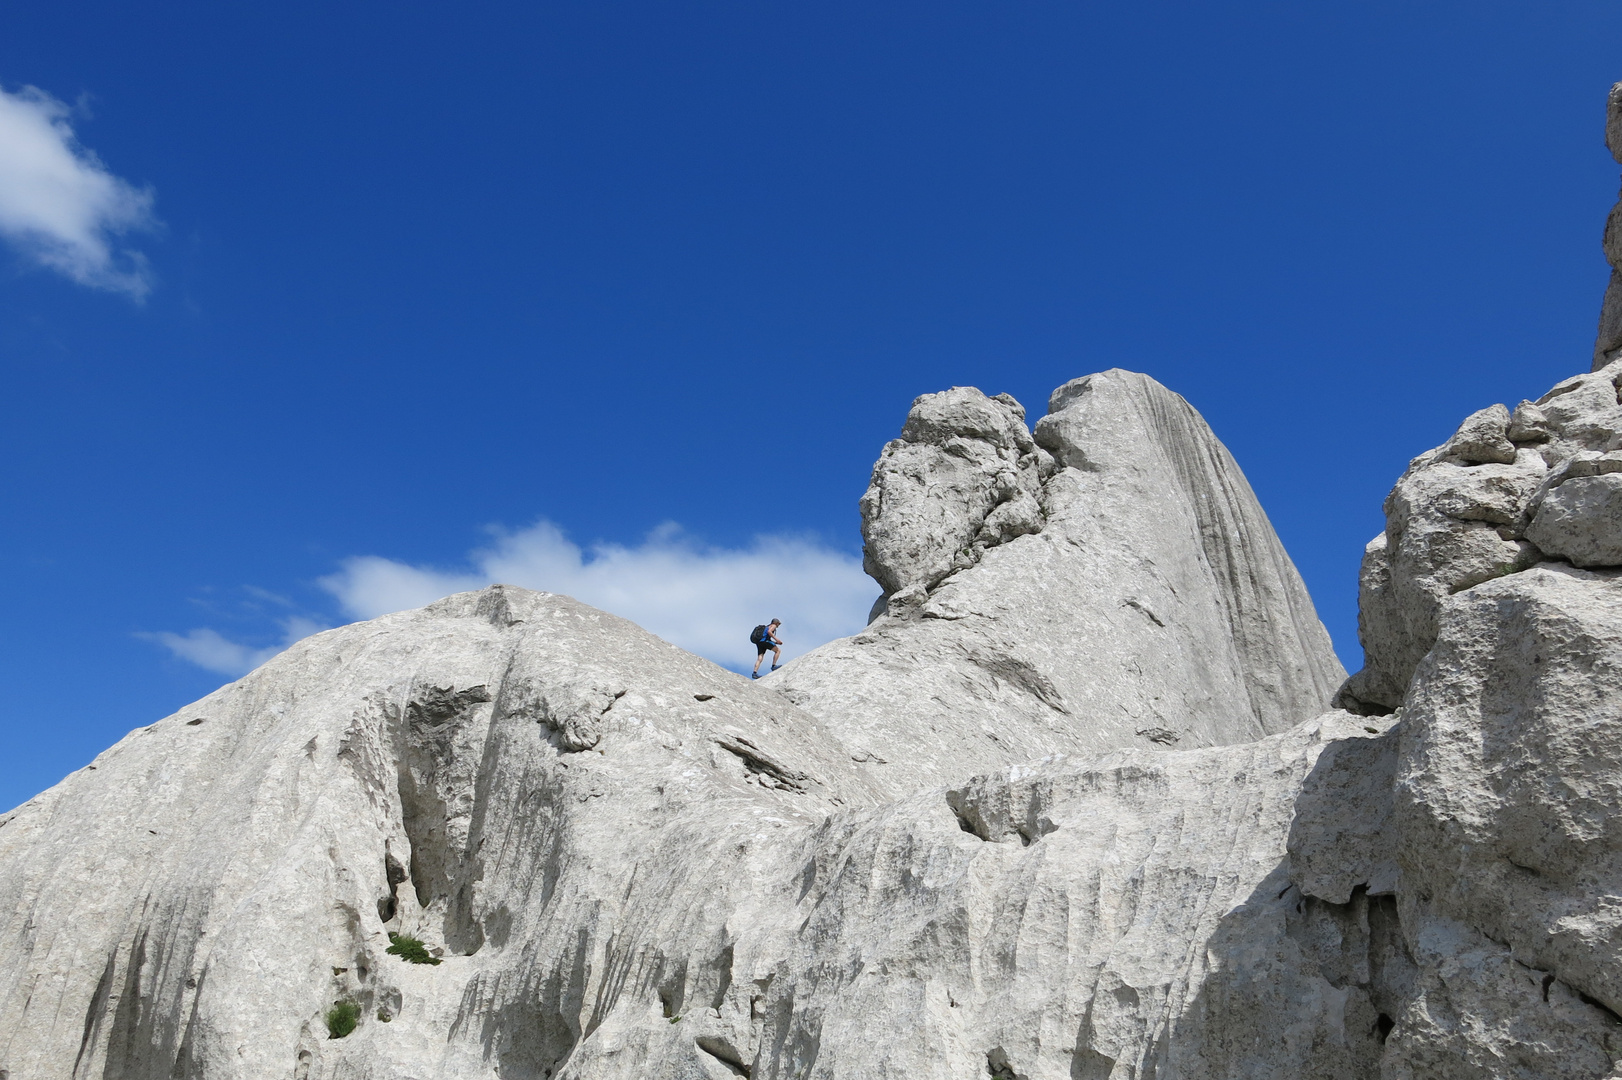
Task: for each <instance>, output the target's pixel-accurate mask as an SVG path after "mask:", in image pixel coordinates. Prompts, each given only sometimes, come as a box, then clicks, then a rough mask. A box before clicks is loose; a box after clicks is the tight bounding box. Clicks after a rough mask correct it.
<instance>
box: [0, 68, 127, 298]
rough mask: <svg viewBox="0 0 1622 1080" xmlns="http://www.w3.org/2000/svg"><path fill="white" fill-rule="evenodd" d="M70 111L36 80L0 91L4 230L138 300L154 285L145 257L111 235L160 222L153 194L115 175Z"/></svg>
mask: <svg viewBox="0 0 1622 1080" xmlns="http://www.w3.org/2000/svg"><path fill="white" fill-rule="evenodd" d="M70 112H71V110H70V109H69V108H68V106H67V105H65V104H63V103H62V102H60V101H58V100H56V99H55V98H53V97H51V96H50V95H49V94H47V93H45V92H44V91H42V90H38V89H35V88H34V87H32V86H25V87H23V88H22V89H21V90H19V91H18V92H17V93H14V94H13V93H8V92H7V91H5V90H3V89H0V235H3V236H5V238H6V239H8V240H10V241H11V242H12V244H14V245H15V246H16V247H17V248H18V249H19V250H21V251H22V252H23V253H24V254H25V255H26V256H28V257H29V258H31V259H33V260H34V261H35V262H38V263H39V264H41V265H43V266H47V267H49V268H51V269H52V270H55V271H57V272H59V273H62V274H65V275H66V276H68V277H70V278H72V279H73V280H74V281H77V282H78V283H79V284H81V285H89V286H92V287H93V288H98V289H109V290H111V291H113V292H122V293H127V294H129V295H130V296H132V297H134V298H135V299H137V300H140V299H142V298H144V297H145V296H146V294H147V293H148V292H149V291H150V290H151V287H152V283H151V276H150V274H149V273H148V271H147V265H146V260H145V258H144V257H143V256H142V255H141V254H140V252H137V251H118V252H115V251H114V249H113V246H112V238H113V237H115V236H118V235H120V234H122V233H124V232H127V231H129V230H131V229H142V228H150V227H152V226H153V225H155V224H156V219H155V218H154V217H153V216H152V192H151V191H149V190H142V189H139V188H136V187H133V186H132V185H130V184H129V183H128V182H127V181H124V180H121V179H119V178H118V177H116V176H114V175H113V174H112V173H110V172H108V171H107V168H106V166H104V165H103V164H102V163H101V159H99V158H98V157H96V155H95V154H94V153H93V152H91V151H90V150H88V149H86V148H85V147H83V146H81V145H80V144H79V140H78V138H77V137H76V136H75V135H74V133H73V128H72V127H71V126H69V124H68V120H67V118H68V116H69V114H70Z"/></svg>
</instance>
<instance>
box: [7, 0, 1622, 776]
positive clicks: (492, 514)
mask: <svg viewBox="0 0 1622 1080" xmlns="http://www.w3.org/2000/svg"><path fill="white" fill-rule="evenodd" d="M3 29H4V32H3V33H0V87H3V88H4V90H5V92H6V97H5V100H4V103H3V104H4V106H5V108H4V109H0V236H3V237H4V250H3V251H0V365H3V373H4V379H5V386H6V394H5V399H6V403H7V406H8V407H7V409H6V417H5V423H4V424H3V425H0V441H3V445H0V452H3V454H4V461H5V467H4V469H3V470H0V484H3V489H0V497H3V499H4V504H3V505H4V507H5V511H6V512H5V513H4V514H0V611H3V612H4V616H5V618H4V621H3V626H0V634H3V641H0V678H3V679H4V681H5V683H6V685H8V686H10V687H11V688H12V691H11V692H10V693H9V694H7V695H6V697H5V702H4V704H3V705H0V738H3V739H4V741H5V747H6V751H5V754H4V755H3V757H0V762H3V764H0V806H9V805H12V804H14V803H17V802H20V801H22V800H24V799H26V798H27V797H29V796H30V795H32V794H34V793H35V792H36V791H39V790H41V789H43V788H45V787H47V786H49V785H50V784H52V783H54V782H56V781H57V780H58V779H59V778H60V777H61V776H62V775H63V774H65V773H66V772H68V771H70V770H72V769H74V768H77V767H79V766H81V765H83V764H84V763H86V762H87V761H88V760H89V759H90V758H91V757H93V756H94V754H96V753H97V752H99V751H100V750H101V749H103V748H105V747H106V746H107V745H109V744H110V743H112V742H113V741H115V740H116V739H117V738H118V737H120V736H121V735H122V734H123V733H124V732H125V731H127V730H129V729H130V728H132V727H136V726H140V725H143V724H146V723H149V722H151V721H152V720H154V719H157V718H158V717H161V716H163V715H165V714H167V713H169V712H171V711H173V710H174V709H176V708H178V707H180V706H182V705H183V704H185V703H186V702H188V701H190V700H193V699H195V698H197V697H199V696H201V695H202V694H204V693H206V692H208V691H209V690H211V689H213V688H214V687H215V686H217V685H219V684H220V683H221V682H222V681H223V680H225V679H226V678H228V677H229V675H228V673H230V672H233V671H237V670H240V669H241V668H242V667H244V666H246V665H249V664H252V663H254V662H256V661H258V660H259V659H261V658H262V657H263V656H265V655H268V654H269V653H271V652H273V651H274V650H275V649H276V648H277V647H279V646H280V644H282V643H284V642H285V641H286V640H288V639H289V638H290V637H296V636H297V635H299V634H301V633H305V632H308V631H310V630H313V629H318V628H320V627H324V626H330V625H336V624H338V623H341V622H344V621H348V620H349V619H352V618H354V617H356V616H358V615H364V614H368V613H372V612H375V611H377V610H384V609H386V608H387V607H388V606H389V605H391V604H397V603H401V602H405V601H408V600H409V601H411V602H415V601H416V600H418V599H424V598H427V596H429V595H431V594H432V593H433V592H434V591H435V590H437V589H440V588H442V587H443V588H453V587H458V586H460V585H461V584H463V583H476V582H478V581H480V580H483V579H485V578H486V577H489V576H495V575H506V576H508V577H509V578H511V577H518V578H522V579H523V580H524V583H529V584H545V583H548V582H558V583H559V585H558V586H557V587H558V588H559V590H560V591H571V590H572V591H575V592H577V593H578V594H580V595H581V596H582V598H583V599H588V600H592V601H594V602H598V603H602V604H604V605H605V606H610V607H615V608H616V609H619V610H622V611H623V612H624V613H626V614H629V615H632V616H633V617H637V618H639V619H641V620H642V621H644V622H645V623H646V624H647V625H649V626H650V627H651V628H654V629H656V630H659V631H660V632H662V633H665V634H667V636H671V637H672V638H675V639H678V640H680V641H682V642H684V643H686V644H689V645H691V646H693V647H695V648H700V649H703V650H706V651H709V652H711V653H712V654H713V653H715V652H716V651H717V650H722V649H724V648H725V647H726V646H725V645H724V644H718V643H721V642H725V641H727V640H729V638H728V635H731V636H735V637H736V639H737V641H738V643H740V644H743V642H744V638H745V637H746V636H747V633H748V629H749V625H752V624H753V622H756V621H759V619H757V618H755V617H754V616H756V615H758V616H759V618H765V617H767V616H768V615H779V616H782V617H784V618H785V620H786V622H787V624H788V625H786V626H785V629H784V637H785V638H786V639H788V640H789V642H790V649H791V652H792V651H793V650H794V649H795V648H796V647H798V646H803V645H804V644H807V643H808V642H809V641H810V640H814V639H815V638H816V637H818V636H819V635H824V636H825V635H827V634H832V633H837V632H839V630H840V629H841V628H842V627H844V626H848V625H851V624H852V622H853V621H854V622H855V623H859V622H860V619H861V616H862V615H863V614H865V610H866V606H867V603H868V602H869V601H870V600H871V599H872V596H873V595H875V594H876V591H877V590H876V589H875V588H873V587H871V586H870V585H869V584H868V583H866V582H865V581H864V580H862V579H861V578H860V576H859V574H858V573H857V571H856V569H855V562H856V558H857V556H858V553H859V549H860V538H859V536H858V533H857V516H856V500H857V498H858V496H859V495H860V494H861V491H862V489H863V487H864V486H865V484H866V480H867V474H868V471H869V469H870V467H871V464H872V462H873V459H874V458H875V457H876V455H877V453H878V450H879V448H880V446H881V445H882V444H883V443H884V441H885V440H887V439H889V438H892V437H893V436H894V435H895V434H896V433H897V431H898V430H899V426H900V423H901V420H902V418H903V417H904V415H905V413H906V409H907V406H908V403H909V402H910V401H911V399H912V398H913V397H914V396H915V395H917V394H920V393H924V392H928V391H932V390H938V389H942V388H945V387H947V386H951V385H954V384H968V385H974V386H979V387H981V388H982V389H984V390H985V391H987V392H988V393H995V392H998V391H1008V392H1010V393H1012V394H1014V395H1015V396H1016V397H1018V398H1019V399H1020V400H1021V401H1023V402H1024V403H1025V404H1026V406H1027V408H1028V409H1029V410H1030V411H1031V413H1032V417H1033V419H1034V417H1035V416H1037V415H1040V414H1041V412H1042V409H1043V407H1044V404H1045V400H1046V395H1047V393H1048V391H1049V390H1051V389H1052V388H1053V387H1054V386H1056V385H1058V384H1059V383H1061V382H1063V381H1065V380H1067V379H1069V378H1072V377H1074V376H1077V375H1081V374H1085V373H1087V372H1091V371H1095V370H1099V369H1102V368H1107V367H1111V366H1123V367H1129V368H1135V369H1137V370H1141V371H1146V372H1148V373H1150V374H1152V375H1154V376H1155V377H1156V378H1158V379H1160V380H1161V381H1162V382H1164V383H1166V384H1167V385H1168V386H1170V387H1172V388H1173V389H1175V390H1177V391H1179V392H1181V393H1182V394H1184V395H1185V396H1186V397H1188V398H1189V400H1190V401H1191V402H1193V404H1194V405H1195V406H1196V407H1197V408H1198V409H1200V411H1201V412H1202V413H1204V415H1205V416H1206V418H1207V419H1208V420H1209V421H1210V422H1211V424H1212V426H1213V427H1214V428H1215V429H1216V431H1217V433H1218V435H1220V436H1221V437H1222V438H1223V439H1224V440H1225V441H1226V442H1227V444H1228V445H1229V447H1230V448H1231V449H1232V450H1233V452H1234V454H1235V456H1236V457H1237V458H1238V460H1239V462H1240V463H1241V465H1242V466H1243V467H1244V469H1245V471H1246V473H1247V475H1248V476H1249V478H1250V480H1251V483H1252V484H1253V485H1254V487H1255V488H1256V490H1257V492H1258V494H1259V495H1260V497H1261V499H1262V502H1263V505H1264V506H1265V507H1266V508H1267V510H1268V512H1269V514H1270V515H1271V516H1272V519H1273V522H1274V524H1275V526H1276V527H1277V528H1278V530H1279V532H1280V534H1281V535H1282V536H1283V538H1284V541H1285V543H1286V545H1287V546H1288V548H1289V550H1290V552H1291V554H1292V555H1293V556H1294V558H1295V560H1296V562H1297V564H1298V565H1299V566H1300V568H1301V570H1302V572H1303V574H1304V575H1305V577H1306V579H1307V582H1308V584H1309V586H1310V587H1311V589H1312V592H1313V596H1314V598H1315V599H1316V601H1317V603H1318V606H1319V611H1320V612H1321V614H1322V615H1323V617H1324V619H1325V622H1326V623H1327V624H1328V626H1329V628H1330V631H1331V633H1332V634H1333V635H1334V637H1335V641H1336V644H1337V646H1338V648H1339V649H1340V651H1341V655H1342V658H1343V659H1344V660H1345V661H1346V663H1347V665H1348V666H1349V667H1353V668H1355V667H1356V666H1357V663H1358V650H1357V646H1356V570H1357V559H1358V555H1359V553H1360V551H1361V549H1362V546H1363V544H1364V543H1365V542H1366V541H1367V540H1368V538H1369V537H1370V536H1372V535H1374V534H1375V533H1376V532H1377V531H1378V530H1379V528H1380V525H1381V519H1380V512H1379V507H1380V500H1381V499H1382V497H1383V496H1384V494H1385V492H1386V490H1387V489H1388V488H1389V486H1390V484H1391V483H1392V481H1393V480H1394V478H1395V477H1396V476H1397V474H1398V473H1399V472H1400V471H1401V469H1402V467H1403V465H1404V464H1405V463H1406V461H1407V459H1408V458H1409V457H1411V456H1412V455H1414V454H1416V453H1418V452H1420V451H1421V450H1424V449H1426V448H1428V447H1430V446H1432V445H1434V444H1436V443H1438V442H1440V441H1441V440H1442V439H1444V438H1446V436H1447V435H1448V434H1449V433H1450V432H1451V430H1452V428H1453V427H1454V425H1455V424H1456V423H1457V422H1458V421H1459V420H1460V419H1461V418H1462V417H1463V416H1464V415H1466V414H1467V413H1469V412H1471V411H1473V410H1475V409H1477V408H1481V407H1482V406H1485V405H1488V404H1491V403H1492V402H1495V401H1503V402H1505V403H1508V404H1511V405H1513V404H1514V402H1516V401H1517V400H1519V399H1520V398H1522V397H1527V396H1536V395H1537V394H1538V393H1540V392H1541V391H1542V390H1544V389H1545V388H1547V386H1548V385H1550V384H1551V383H1553V382H1555V381H1556V380H1557V379H1559V378H1562V377H1564V376H1566V375H1568V374H1571V373H1573V372H1576V371H1580V370H1586V367H1587V364H1588V357H1589V352H1590V349H1591V346H1592V338H1593V330H1594V324H1595V319H1596V317H1597V313H1598V305H1599V298H1600V294H1601V291H1602V289H1603V286H1604V281H1605V267H1604V263H1603V259H1602V257H1601V254H1600V250H1599V234H1600V228H1601V225H1602V222H1603V219H1604V215H1605V213H1606V211H1607V210H1608V208H1609V206H1610V204H1611V202H1612V201H1613V199H1614V198H1615V195H1616V191H1617V186H1618V182H1617V172H1618V170H1617V167H1616V165H1615V164H1614V163H1613V162H1612V161H1611V160H1610V158H1609V156H1608V155H1607V154H1606V152H1605V150H1604V148H1603V145H1602V138H1601V132H1602V119H1603V102H1604V95H1605V91H1606V89H1607V88H1608V87H1609V85H1610V84H1611V83H1612V82H1613V81H1615V80H1617V79H1619V78H1622V49H1619V48H1618V45H1622V8H1618V7H1617V5H1615V4H1614V3H1612V2H1601V0H1585V2H1569V3H1564V2H1562V3H1552V4H1541V5H1527V4H1508V3H1486V4H1482V3H1471V4H1465V3H1450V2H1443V3H1430V4H1417V5H1416V4H1412V3H1400V4H1399V3H1379V2H1376V3H1364V4H1356V5H1351V4H1301V3H1273V4H1264V3H1237V4H1222V5H1217V4H1194V3H1146V4H1112V5H1104V4H1093V3H1070V4H1056V3H1047V2H1033V3H1022V4H1003V5H992V4H985V3H975V4H970V3H954V2H947V3H940V2H935V3H929V4H923V3H918V4H904V3H879V4H873V3H862V4H847V3H826V4H818V5H788V4H779V3H758V2H755V3H748V4H745V3H689V4H679V5H671V4H646V3H615V2H596V3H591V4H574V5H558V4H550V3H541V4H522V5H519V4H506V3H470V4H463V5H456V6H455V7H445V6H443V5H435V6H432V7H430V6H427V5H421V4H400V3H393V4H389V5H382V4H376V3H369V2H362V3H353V4H349V5H345V6H343V7H342V8H341V9H336V10H335V9H334V7H333V5H326V4H322V5H317V4H309V3H301V2H297V0H294V2H289V3H283V4H278V5H273V6H267V5H222V4H205V3H158V4H148V5H129V4H112V3H79V2H72V0H64V2H61V3H55V4H48V5H46V4H36V5H26V6H23V7H14V9H13V10H12V11H10V12H8V13H7V15H6V16H5V19H4V24H3ZM31 88H32V89H31ZM70 133H71V137H70ZM53 140H54V141H53ZM735 620H736V621H737V622H738V625H737V626H733V625H732V623H733V621H735ZM796 623H798V626H799V628H800V629H801V636H800V637H799V639H798V640H796V638H795V634H794V630H795V628H796ZM738 652H739V656H738V657H737V658H736V660H737V662H746V661H747V659H748V658H747V657H745V656H744V655H743V654H744V653H746V652H748V647H747V645H746V644H744V647H743V648H742V649H739V650H738ZM722 658H723V659H724V658H725V657H722Z"/></svg>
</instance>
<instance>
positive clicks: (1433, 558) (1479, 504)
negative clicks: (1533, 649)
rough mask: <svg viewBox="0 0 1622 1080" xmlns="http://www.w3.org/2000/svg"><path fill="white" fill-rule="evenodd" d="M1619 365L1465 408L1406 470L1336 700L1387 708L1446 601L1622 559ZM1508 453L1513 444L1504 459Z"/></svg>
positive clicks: (1368, 566) (1376, 549)
mask: <svg viewBox="0 0 1622 1080" xmlns="http://www.w3.org/2000/svg"><path fill="white" fill-rule="evenodd" d="M1619 381H1622V362H1618V363H1613V364H1611V365H1610V366H1608V367H1606V368H1604V369H1602V370H1600V371H1597V372H1594V373H1592V374H1589V375H1579V376H1577V377H1575V378H1571V379H1567V380H1565V381H1564V382H1562V383H1560V384H1559V385H1558V386H1556V387H1554V389H1552V390H1550V391H1549V392H1548V393H1547V394H1544V395H1543V396H1542V397H1541V398H1539V399H1538V400H1537V401H1536V402H1530V401H1523V402H1521V404H1520V405H1519V406H1517V407H1516V409H1515V411H1514V413H1513V415H1512V414H1511V413H1510V412H1509V410H1508V409H1505V408H1504V407H1503V406H1501V405H1499V406H1494V407H1493V408H1491V409H1483V410H1481V411H1480V412H1478V413H1475V414H1473V415H1472V416H1470V417H1469V418H1468V419H1466V420H1465V422H1464V424H1463V425H1461V426H1460V428H1459V431H1458V433H1457V434H1455V435H1454V436H1453V437H1452V438H1451V439H1449V440H1448V441H1447V443H1445V444H1444V445H1442V446H1440V447H1438V448H1436V449H1435V450H1431V451H1429V452H1427V453H1424V454H1421V455H1420V456H1419V457H1417V458H1415V459H1414V460H1413V462H1412V463H1411V464H1410V465H1409V466H1408V470H1407V472H1405V473H1404V474H1403V476H1402V478H1401V479H1400V480H1398V481H1397V486H1396V487H1395V488H1393V489H1392V491H1391V494H1390V495H1389V496H1387V498H1386V502H1385V513H1386V528H1385V531H1384V532H1383V533H1381V534H1380V535H1379V536H1377V537H1375V538H1374V539H1373V540H1372V541H1370V543H1369V545H1368V547H1367V548H1366V549H1365V551H1364V555H1363V567H1362V572H1361V578H1360V582H1359V590H1358V593H1359V595H1358V633H1359V637H1360V638H1361V639H1362V642H1363V653H1364V667H1363V670H1362V671H1359V672H1358V673H1357V674H1355V675H1353V676H1352V677H1351V679H1349V680H1348V681H1347V683H1346V685H1345V687H1344V688H1343V689H1342V690H1341V692H1340V694H1339V695H1338V696H1337V698H1336V703H1337V704H1339V705H1341V706H1343V707H1346V708H1349V709H1352V710H1354V711H1358V712H1364V713H1376V712H1388V711H1390V710H1391V709H1394V708H1396V707H1397V705H1398V704H1399V703H1400V702H1401V701H1402V696H1403V693H1404V692H1405V691H1406V689H1407V687H1408V682H1409V680H1410V679H1411V678H1412V677H1413V673H1414V670H1415V668H1416V667H1417V666H1418V665H1419V662H1420V660H1421V659H1422V658H1423V657H1424V656H1425V654H1426V653H1427V652H1429V651H1430V648H1431V646H1432V645H1433V644H1434V643H1435V641H1436V632H1437V619H1438V617H1439V613H1440V610H1441V607H1442V604H1443V602H1444V601H1445V600H1446V599H1447V598H1448V597H1449V596H1452V595H1454V594H1456V593H1459V592H1462V591H1463V590H1465V589H1469V588H1471V587H1472V586H1475V585H1479V584H1481V583H1482V582H1484V581H1490V580H1492V579H1494V578H1498V577H1503V576H1505V575H1507V574H1515V573H1519V572H1521V571H1523V570H1526V569H1528V568H1529V567H1532V566H1535V565H1537V564H1539V563H1540V562H1542V561H1544V560H1548V559H1558V560H1564V561H1567V562H1570V563H1572V564H1574V565H1577V566H1587V567H1602V566H1617V565H1622V478H1619V479H1617V480H1612V479H1609V476H1611V475H1612V474H1613V473H1616V472H1618V471H1619V470H1622V453H1619V452H1618V448H1619V447H1622V405H1619V404H1618V382H1619ZM1506 447H1508V448H1510V449H1512V450H1513V451H1514V453H1513V455H1512V460H1508V459H1509V458H1511V455H1509V454H1508V453H1507V451H1506V450H1505V448H1506Z"/></svg>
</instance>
